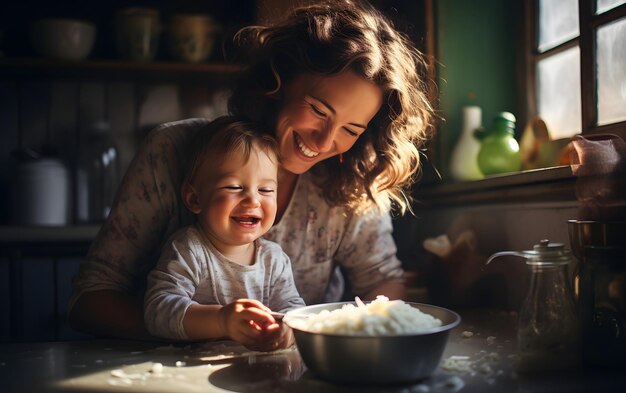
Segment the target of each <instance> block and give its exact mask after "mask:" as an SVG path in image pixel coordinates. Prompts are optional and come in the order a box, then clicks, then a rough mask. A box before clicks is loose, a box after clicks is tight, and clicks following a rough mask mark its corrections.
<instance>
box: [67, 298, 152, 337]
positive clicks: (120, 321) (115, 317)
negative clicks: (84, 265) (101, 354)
mask: <svg viewBox="0 0 626 393" xmlns="http://www.w3.org/2000/svg"><path fill="white" fill-rule="evenodd" d="M142 304H143V300H142V299H139V298H137V297H135V296H130V295H127V294H124V293H122V292H119V291H114V290H101V291H93V292H87V293H85V294H83V296H81V297H80V298H79V299H78V300H77V301H76V304H75V305H74V307H73V309H72V312H71V313H70V315H69V322H70V325H71V326H72V328H74V329H76V330H79V331H82V332H89V333H91V334H94V335H97V336H104V337H117V338H125V339H131V340H151V339H153V337H152V336H150V334H149V333H148V331H147V330H146V327H145V325H144V323H143V307H142Z"/></svg>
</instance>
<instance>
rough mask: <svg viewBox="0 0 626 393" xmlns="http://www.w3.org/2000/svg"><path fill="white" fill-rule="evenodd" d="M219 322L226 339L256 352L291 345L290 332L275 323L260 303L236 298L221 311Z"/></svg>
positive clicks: (285, 327)
mask: <svg viewBox="0 0 626 393" xmlns="http://www.w3.org/2000/svg"><path fill="white" fill-rule="evenodd" d="M220 323H221V324H222V327H223V329H224V331H225V332H226V334H227V335H228V337H229V338H231V339H233V340H235V341H238V342H239V343H241V344H242V345H244V346H245V347H247V348H249V349H252V350H255V351H264V352H269V351H274V350H276V349H281V348H287V347H289V346H290V345H291V344H293V334H292V332H291V329H290V328H289V327H288V326H287V325H285V324H284V323H278V322H276V320H275V319H274V317H272V316H271V315H270V309H269V308H267V307H265V306H264V305H263V304H262V303H261V302H259V301H257V300H251V299H239V300H237V301H236V302H234V303H231V304H229V305H226V306H224V307H223V308H222V310H221V311H220Z"/></svg>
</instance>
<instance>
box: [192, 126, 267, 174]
mask: <svg viewBox="0 0 626 393" xmlns="http://www.w3.org/2000/svg"><path fill="white" fill-rule="evenodd" d="M255 147H256V148H258V149H260V150H261V151H263V152H264V153H266V154H267V155H268V156H269V157H270V159H275V162H276V164H277V165H279V147H278V143H277V142H276V140H275V139H274V138H273V137H272V136H271V135H269V134H267V133H265V132H262V131H261V130H260V128H258V127H256V126H255V125H253V124H252V123H249V122H244V121H240V120H238V119H237V118H236V117H233V116H222V117H218V118H217V119H215V120H213V121H212V122H211V123H209V124H207V126H206V127H203V128H202V129H200V130H199V131H198V133H197V134H196V135H195V137H194V138H193V139H192V145H191V151H190V154H189V157H188V159H187V164H186V165H185V173H184V176H185V179H184V182H183V184H186V183H193V181H194V180H195V176H196V174H197V172H198V168H200V166H201V165H202V164H203V163H204V161H206V160H212V161H213V162H214V163H215V165H217V164H219V163H220V162H222V161H223V160H224V159H225V158H226V155H227V154H230V153H237V154H239V155H241V156H242V157H243V159H244V160H245V161H248V159H249V158H250V154H251V153H252V151H253V149H254V148H255Z"/></svg>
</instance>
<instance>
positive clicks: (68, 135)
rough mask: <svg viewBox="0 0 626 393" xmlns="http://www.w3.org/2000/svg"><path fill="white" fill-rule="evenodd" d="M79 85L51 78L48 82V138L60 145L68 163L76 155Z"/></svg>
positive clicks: (74, 82)
mask: <svg viewBox="0 0 626 393" xmlns="http://www.w3.org/2000/svg"><path fill="white" fill-rule="evenodd" d="M78 93H79V85H78V83H77V82H76V81H71V80H53V81H51V84H50V108H51V109H50V118H49V122H50V125H49V127H50V139H51V141H52V143H54V144H57V145H59V146H60V152H61V154H62V156H63V158H64V159H65V160H66V161H69V162H68V163H69V164H73V162H71V161H72V160H74V157H76V153H77V150H76V149H77V143H78V123H77V122H78Z"/></svg>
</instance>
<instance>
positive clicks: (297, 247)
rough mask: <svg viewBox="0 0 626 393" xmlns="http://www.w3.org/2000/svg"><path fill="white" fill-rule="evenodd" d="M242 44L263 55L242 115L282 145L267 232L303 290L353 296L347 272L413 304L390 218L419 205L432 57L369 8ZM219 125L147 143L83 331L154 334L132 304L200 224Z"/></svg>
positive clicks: (177, 127)
mask: <svg viewBox="0 0 626 393" xmlns="http://www.w3.org/2000/svg"><path fill="white" fill-rule="evenodd" d="M239 38H241V40H240V41H239V43H240V44H242V45H243V44H246V43H247V44H252V45H250V48H251V49H250V51H251V56H250V58H251V59H254V61H253V63H252V64H250V66H249V67H248V68H247V72H246V74H245V75H244V76H243V77H242V78H241V80H240V81H239V83H238V86H237V87H236V88H235V90H234V93H233V96H232V97H231V99H230V101H229V109H230V111H231V113H232V114H233V115H235V116H236V117H238V118H240V119H244V120H246V121H248V122H251V123H253V124H256V125H257V126H260V128H261V129H263V130H266V131H267V132H268V133H270V134H272V136H274V137H275V138H276V139H278V142H279V146H280V166H279V168H278V176H277V178H278V187H277V192H276V194H277V195H276V197H277V199H276V204H277V205H276V211H277V215H276V217H277V220H276V222H275V223H274V225H273V226H272V228H271V229H269V231H268V232H267V233H266V235H265V236H264V237H265V238H266V239H268V240H272V241H275V242H276V243H278V244H279V245H280V246H281V247H282V249H283V250H284V252H285V253H286V255H287V256H288V257H289V259H290V261H291V266H292V269H293V274H294V281H295V285H296V287H297V289H298V292H299V293H300V295H301V296H302V298H303V299H304V301H305V302H306V303H308V304H312V303H320V302H327V301H331V300H332V301H336V300H339V299H340V298H341V296H342V292H343V276H342V274H341V272H340V271H339V267H342V268H343V271H344V272H345V275H346V277H347V278H348V280H349V281H350V284H351V289H352V291H354V293H355V294H356V295H358V296H360V297H362V298H364V299H373V298H375V297H376V295H386V296H387V297H389V298H391V299H396V298H401V297H404V296H405V295H406V292H405V288H404V282H403V270H402V267H401V263H400V261H399V260H398V258H397V257H396V245H395V242H394V240H393V237H392V234H391V232H392V225H391V217H390V214H389V210H390V207H391V205H392V204H394V205H395V206H397V207H398V210H399V211H400V212H404V211H405V210H406V209H407V208H408V206H409V200H408V196H407V195H408V194H409V193H408V191H409V188H410V186H411V185H412V184H413V181H414V180H415V178H416V174H417V172H418V170H419V168H420V157H419V152H418V148H419V147H421V146H422V145H423V143H424V142H425V141H426V140H427V139H428V137H429V134H430V131H431V130H432V127H431V120H432V108H431V105H430V103H429V101H428V99H427V97H426V94H425V92H426V85H427V83H426V81H425V79H424V75H422V74H421V73H420V71H421V70H424V69H425V67H426V66H425V64H426V63H425V61H424V59H423V57H422V55H421V54H420V53H419V52H418V51H417V50H416V49H415V48H414V47H413V46H412V45H411V44H410V42H409V40H408V39H407V38H406V37H405V36H404V35H403V34H401V33H400V32H398V31H397V30H396V29H395V28H394V27H393V25H392V24H391V23H390V22H389V21H388V20H387V19H386V18H385V17H384V16H383V15H382V14H381V13H380V12H378V11H377V10H376V9H374V8H373V7H371V6H370V5H369V4H367V3H366V2H365V1H359V2H352V1H329V2H325V3H322V4H318V5H313V6H308V7H303V8H296V9H295V10H294V11H293V12H292V13H291V14H290V15H289V16H287V17H286V18H285V19H284V20H282V21H278V22H276V23H275V24H273V25H272V26H261V27H259V26H256V27H251V28H249V29H245V30H244V31H243V32H242V33H241V35H240V36H239ZM207 123H208V121H207V120H206V119H196V120H187V121H181V122H176V123H170V124H166V125H163V126H161V127H159V128H158V129H156V130H155V131H153V132H152V133H151V134H150V135H149V137H148V138H147V140H146V143H145V145H144V146H143V147H142V149H141V150H140V151H139V153H138V154H137V156H136V157H135V159H134V161H133V164H132V165H131V167H130V168H129V170H128V173H127V175H126V178H125V181H124V184H123V185H122V187H121V188H120V190H119V192H118V196H117V200H116V204H115V206H114V208H113V210H112V212H111V215H110V216H109V218H108V220H107V222H106V223H105V225H104V227H103V229H102V231H101V232H100V234H99V236H98V239H97V240H96V242H95V243H94V246H93V247H92V248H91V250H90V253H89V255H88V258H87V262H86V263H85V264H84V265H83V266H82V268H81V271H80V272H79V274H78V276H77V277H76V279H75V281H74V283H75V286H74V289H75V292H74V296H73V298H72V304H71V306H73V307H72V310H71V314H70V315H71V318H72V320H73V321H74V322H75V325H76V326H77V327H80V328H83V329H85V330H90V331H92V332H102V333H107V334H115V335H120V336H128V335H131V334H135V335H141V334H142V331H141V329H140V327H141V326H142V322H143V321H142V319H141V317H140V316H141V315H142V310H141V309H140V308H138V307H137V306H136V303H133V301H132V299H133V297H134V296H136V294H139V296H141V294H142V293H141V283H142V282H143V280H144V277H145V272H146V271H147V270H149V269H150V268H152V267H153V266H154V263H155V261H156V259H157V256H156V255H155V254H156V253H157V252H158V251H159V250H160V249H161V246H162V244H163V243H164V242H165V241H166V240H167V238H168V237H169V236H170V235H171V234H172V233H174V232H175V231H176V230H177V229H179V228H180V227H181V226H184V225H187V224H189V223H190V222H192V220H193V217H191V215H190V214H188V213H187V212H186V211H185V209H182V208H181V206H182V205H183V202H184V201H182V200H181V195H180V193H179V192H178V190H179V189H180V188H179V187H180V185H181V181H182V179H183V178H184V177H185V170H184V169H183V168H182V167H181V165H180V161H181V160H182V159H183V158H184V157H186V156H187V155H188V154H189V150H190V148H191V146H192V145H193V143H194V142H192V138H193V135H195V134H196V133H198V132H201V131H202V130H203V129H204V127H206V124H207ZM217 163H218V162H216V163H215V164H217ZM244 216H249V215H248V214H247V213H246V214H244ZM238 222H239V223H241V222H246V223H252V221H249V220H243V221H242V220H239V221H238ZM207 290H208V288H207ZM111 292H115V296H111ZM257 300H259V301H262V302H263V303H264V304H265V303H266V302H268V301H270V300H269V299H266V298H264V299H257ZM217 301H218V302H220V304H222V302H223V299H218V300H217ZM94 304H98V305H100V307H99V308H98V313H94V312H93V309H94V307H93V305H94ZM120 304H122V305H123V307H120ZM193 307H196V306H195V305H193ZM149 314H150V313H148V314H146V316H147V317H148V316H149ZM122 315H124V316H125V318H120V317H121V316H122ZM120 320H122V321H126V322H128V321H131V323H133V324H134V325H135V326H134V329H129V328H128V326H124V327H123V328H121V326H120V324H119V323H117V321H120ZM143 333H145V332H143Z"/></svg>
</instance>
